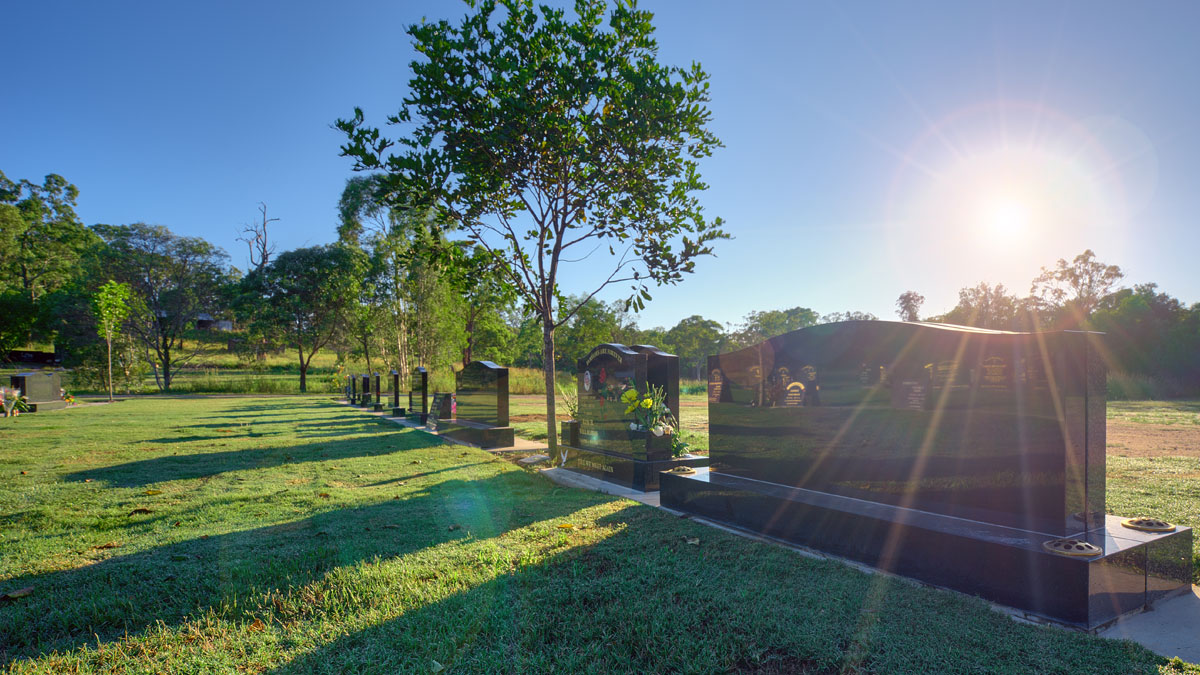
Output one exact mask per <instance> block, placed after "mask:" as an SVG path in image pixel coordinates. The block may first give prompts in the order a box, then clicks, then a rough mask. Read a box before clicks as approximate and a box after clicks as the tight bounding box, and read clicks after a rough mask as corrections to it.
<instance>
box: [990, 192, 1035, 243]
mask: <svg viewBox="0 0 1200 675" xmlns="http://www.w3.org/2000/svg"><path fill="white" fill-rule="evenodd" d="M980 212H981V213H980V219H979V225H980V229H981V230H982V232H983V234H984V235H986V236H989V237H995V238H1002V237H1021V236H1024V235H1025V234H1026V231H1027V230H1028V229H1029V225H1030V222H1031V220H1032V214H1031V213H1030V208H1029V206H1028V205H1027V204H1025V203H1023V202H1021V201H1019V200H1016V199H1010V198H1000V199H992V200H987V201H985V202H984V205H983V208H981V209H980Z"/></svg>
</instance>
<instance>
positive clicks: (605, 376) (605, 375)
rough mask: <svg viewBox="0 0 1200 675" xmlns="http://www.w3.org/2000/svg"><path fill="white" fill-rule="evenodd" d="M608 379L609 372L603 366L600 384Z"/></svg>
mask: <svg viewBox="0 0 1200 675" xmlns="http://www.w3.org/2000/svg"><path fill="white" fill-rule="evenodd" d="M607 379H608V373H607V372H605V370H604V369H603V368H601V369H600V384H604V381H605V380H607Z"/></svg>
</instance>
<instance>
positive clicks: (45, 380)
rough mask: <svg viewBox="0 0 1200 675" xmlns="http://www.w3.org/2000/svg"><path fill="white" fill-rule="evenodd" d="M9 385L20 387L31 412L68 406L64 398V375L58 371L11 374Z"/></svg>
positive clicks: (15, 387)
mask: <svg viewBox="0 0 1200 675" xmlns="http://www.w3.org/2000/svg"><path fill="white" fill-rule="evenodd" d="M8 381H9V386H10V387H12V388H14V389H20V390H21V395H22V396H24V397H25V398H26V399H27V401H26V402H27V403H28V404H29V412H38V411H43V410H59V409H61V408H65V407H67V402H66V401H64V400H62V377H61V376H60V375H59V374H58V371H54V370H48V371H34V372H29V373H18V374H16V375H11V376H9V379H8Z"/></svg>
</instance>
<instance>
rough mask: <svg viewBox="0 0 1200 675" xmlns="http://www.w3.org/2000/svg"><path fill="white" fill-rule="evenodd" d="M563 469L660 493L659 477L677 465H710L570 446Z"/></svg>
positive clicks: (689, 458) (696, 458) (697, 458)
mask: <svg viewBox="0 0 1200 675" xmlns="http://www.w3.org/2000/svg"><path fill="white" fill-rule="evenodd" d="M567 450H568V452H567V461H566V463H565V464H563V467H564V468H567V469H570V470H572V471H577V472H579V473H582V474H586V475H588V476H593V477H595V478H599V479H601V480H606V481H608V482H610V483H616V484H617V485H624V486H625V487H629V488H633V489H634V490H641V491H643V492H648V491H652V490H657V489H658V486H659V474H660V473H661V472H663V471H669V470H671V469H673V468H675V467H677V466H690V467H702V466H708V457H705V456H703V455H685V456H683V457H669V458H666V459H651V460H644V459H634V458H632V457H629V456H626V455H618V454H615V453H609V452H603V451H600V450H586V449H583V448H576V447H568V448H567Z"/></svg>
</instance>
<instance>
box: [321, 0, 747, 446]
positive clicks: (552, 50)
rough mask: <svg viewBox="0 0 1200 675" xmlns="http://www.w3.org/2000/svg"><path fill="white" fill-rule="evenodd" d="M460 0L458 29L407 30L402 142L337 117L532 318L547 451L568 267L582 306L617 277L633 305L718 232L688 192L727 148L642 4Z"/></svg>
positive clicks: (701, 79) (397, 185)
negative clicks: (536, 323) (482, 254)
mask: <svg viewBox="0 0 1200 675" xmlns="http://www.w3.org/2000/svg"><path fill="white" fill-rule="evenodd" d="M468 5H469V7H470V8H471V11H470V12H469V13H468V14H467V16H465V17H464V18H463V19H462V21H461V22H460V23H458V24H457V25H455V24H451V23H450V22H448V21H444V20H443V21H437V22H429V23H425V22H422V23H420V24H415V25H412V26H409V28H408V34H409V35H410V36H411V38H412V41H413V45H414V47H415V49H416V51H417V52H418V53H419V54H420V59H419V60H417V61H414V62H413V63H412V64H411V67H412V72H413V76H412V78H411V80H410V82H409V87H408V91H409V93H408V95H407V97H406V98H405V99H404V104H403V107H402V108H401V109H400V111H399V112H398V113H396V114H394V115H392V116H390V117H389V118H388V121H389V122H391V123H394V124H399V125H407V127H408V133H407V135H402V136H401V137H400V138H399V139H398V144H399V145H398V146H397V148H396V151H391V148H393V146H394V145H395V143H396V142H394V141H392V140H390V139H388V138H385V137H384V135H383V134H382V133H381V132H380V130H379V129H378V128H374V127H370V126H368V125H367V124H366V122H365V118H364V114H363V112H362V110H361V109H358V108H356V109H355V110H354V116H353V117H352V118H351V119H343V120H338V121H337V123H336V125H337V127H338V128H339V129H341V130H342V131H343V132H345V133H346V134H347V143H346V145H344V146H343V148H342V152H343V155H346V156H349V157H351V158H353V159H354V160H355V169H356V170H368V171H383V172H384V175H385V187H384V189H383V190H382V193H383V194H386V195H387V198H388V200H389V202H390V203H391V204H393V205H395V206H400V207H408V208H414V209H418V210H423V209H430V210H431V211H432V212H433V213H434V214H435V216H436V217H435V218H434V219H433V220H432V222H433V224H434V225H435V226H445V227H450V228H455V229H460V230H462V231H465V232H466V234H467V236H469V237H470V238H471V239H472V240H473V241H474V242H475V243H477V244H479V245H480V246H482V247H483V248H484V249H485V250H486V251H487V252H488V254H489V255H491V256H492V259H493V261H494V263H495V265H496V267H497V268H498V269H499V270H501V273H502V275H503V278H504V280H505V283H506V284H508V285H509V286H510V287H511V288H512V289H513V290H514V291H515V293H516V294H517V296H518V297H519V298H520V299H521V300H522V301H523V302H524V304H525V305H527V306H528V308H529V309H531V310H532V312H533V313H534V314H535V315H536V316H537V317H538V319H539V320H540V322H541V333H542V337H541V348H542V363H543V372H544V376H545V382H546V412H547V419H546V422H547V431H548V434H547V436H548V440H549V444H550V449H551V451H552V453H553V452H554V451H555V450H556V446H557V443H556V439H557V434H556V433H555V425H556V422H555V397H554V392H555V386H554V363H555V358H554V350H555V343H554V331H555V328H556V327H558V326H559V325H561V324H562V323H563V322H565V321H569V320H570V318H571V317H572V316H573V315H574V313H575V311H576V310H577V309H578V307H579V306H580V305H581V304H582V303H579V304H575V305H568V306H566V307H559V305H560V304H561V302H562V299H563V296H562V294H561V293H560V289H559V279H560V273H561V271H562V267H563V266H564V265H566V264H569V263H575V264H579V263H582V264H583V265H585V266H586V267H588V268H590V269H588V270H586V272H587V273H586V274H583V275H581V278H587V279H594V280H595V281H594V283H593V284H592V285H591V287H590V289H588V290H587V291H586V292H583V293H581V294H578V295H576V297H579V298H582V302H586V301H587V300H589V299H591V298H593V297H595V296H596V294H597V293H599V292H600V291H601V290H603V289H604V288H606V287H608V286H610V285H612V284H625V283H628V284H629V295H628V297H627V299H626V303H627V305H628V306H630V307H632V308H634V309H640V308H642V307H643V306H644V304H645V301H646V300H648V299H650V289H651V287H652V286H656V285H661V284H675V283H678V282H680V281H681V280H682V279H683V275H684V274H687V273H690V272H692V271H694V268H695V264H696V259H697V258H699V257H700V256H703V255H709V254H711V253H712V248H711V246H712V244H713V242H714V241H715V240H718V239H721V238H726V237H727V236H728V235H727V234H726V233H725V232H724V231H723V230H722V229H721V225H722V221H721V220H720V219H719V218H717V219H713V220H709V219H708V218H707V217H706V216H705V214H704V213H703V211H702V208H701V205H700V202H699V199H698V197H697V193H698V192H700V191H702V190H704V189H705V188H706V187H707V186H706V185H705V184H704V183H703V182H702V180H701V178H700V173H699V168H698V162H699V160H701V159H702V158H704V157H706V156H708V155H709V154H710V153H711V152H712V151H713V149H714V148H716V147H719V146H720V141H719V140H718V139H717V137H716V136H715V135H714V134H713V133H712V132H711V131H709V130H708V128H707V126H706V125H707V124H708V123H709V121H710V118H711V113H710V112H709V110H708V108H707V107H706V103H707V102H708V100H709V89H708V76H707V74H705V72H704V71H703V70H702V69H701V67H700V66H699V65H698V64H695V63H693V64H692V65H691V66H689V67H686V68H682V67H676V66H667V65H663V64H660V63H659V61H658V46H657V43H656V42H655V40H654V35H653V33H654V29H653V26H652V25H651V20H652V18H653V17H652V14H651V13H650V12H646V11H643V10H640V9H638V7H637V5H636V3H635V2H628V3H624V2H621V3H617V4H616V5H615V6H614V7H612V8H611V9H609V8H608V6H607V5H606V3H605V2H604V1H603V0H577V1H576V3H575V6H574V16H572V17H568V16H567V12H566V11H565V10H562V9H557V8H552V7H547V6H537V7H535V6H534V4H533V2H531V1H529V0H500V1H496V0H484V1H483V2H479V3H468ZM605 254H607V255H605Z"/></svg>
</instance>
